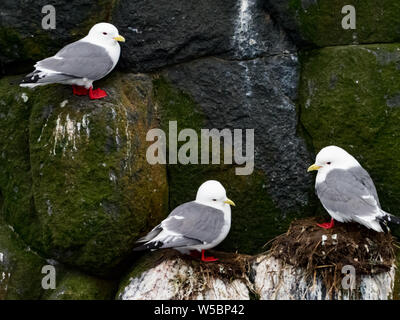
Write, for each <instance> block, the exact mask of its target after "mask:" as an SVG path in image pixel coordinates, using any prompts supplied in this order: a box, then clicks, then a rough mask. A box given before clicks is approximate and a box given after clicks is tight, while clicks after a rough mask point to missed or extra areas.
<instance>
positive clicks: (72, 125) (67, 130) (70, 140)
mask: <svg viewBox="0 0 400 320" xmlns="http://www.w3.org/2000/svg"><path fill="white" fill-rule="evenodd" d="M89 123H90V121H89V115H88V114H85V115H84V116H83V117H82V119H79V120H78V121H77V120H75V119H72V118H71V117H70V115H69V114H67V115H66V116H64V115H63V114H62V113H60V114H59V115H58V117H57V120H56V127H55V128H54V130H53V137H54V143H53V148H52V150H51V151H50V154H52V155H56V149H57V147H62V149H63V155H65V154H66V153H67V151H70V152H74V151H77V150H78V148H77V142H78V141H80V139H81V129H82V128H83V129H85V133H86V139H87V140H88V139H89V137H90V128H89ZM46 127H47V121H46V123H45V125H44V127H43V128H42V133H41V134H40V137H39V139H38V142H40V140H41V139H42V138H41V137H42V134H43V131H44V129H45V128H46Z"/></svg>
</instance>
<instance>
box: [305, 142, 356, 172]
mask: <svg viewBox="0 0 400 320" xmlns="http://www.w3.org/2000/svg"><path fill="white" fill-rule="evenodd" d="M359 166H360V164H359V163H358V161H357V160H356V159H355V158H354V157H353V156H352V155H351V154H350V153H348V152H347V151H346V150H344V149H342V148H339V147H336V146H329V147H325V148H323V149H321V151H320V152H318V154H317V157H316V159H315V163H314V164H313V165H312V166H310V167H309V168H308V170H307V171H308V172H310V171H314V170H318V173H320V172H324V173H327V172H328V171H330V170H332V169H344V170H346V169H350V168H354V167H359Z"/></svg>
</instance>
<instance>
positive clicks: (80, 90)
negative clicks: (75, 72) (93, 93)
mask: <svg viewBox="0 0 400 320" xmlns="http://www.w3.org/2000/svg"><path fill="white" fill-rule="evenodd" d="M72 91H73V93H74V95H76V96H87V95H88V93H89V90H88V89H86V88H85V87H81V86H75V85H73V86H72Z"/></svg>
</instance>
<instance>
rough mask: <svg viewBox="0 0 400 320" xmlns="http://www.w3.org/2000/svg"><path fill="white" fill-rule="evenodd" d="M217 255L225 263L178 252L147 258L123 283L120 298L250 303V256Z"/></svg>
mask: <svg viewBox="0 0 400 320" xmlns="http://www.w3.org/2000/svg"><path fill="white" fill-rule="evenodd" d="M215 253H216V252H212V253H209V254H215ZM216 256H217V257H219V258H221V262H217V263H203V262H200V261H198V259H197V260H195V259H192V258H190V257H187V256H184V255H179V253H177V252H176V251H174V250H164V251H159V252H156V253H153V254H151V255H149V256H144V257H143V258H142V259H141V260H140V261H139V262H138V263H137V264H136V265H135V267H134V268H133V269H132V270H131V272H130V273H129V274H128V275H127V276H126V278H125V280H123V281H122V283H121V285H120V289H119V291H118V293H117V296H116V299H119V300H189V299H190V300H192V299H194V300H203V299H205V300H227V299H234V300H248V299H249V298H250V295H251V293H250V290H249V288H248V285H249V280H248V278H247V275H246V263H247V257H246V256H242V255H234V254H232V255H229V254H223V253H219V254H217V255H216Z"/></svg>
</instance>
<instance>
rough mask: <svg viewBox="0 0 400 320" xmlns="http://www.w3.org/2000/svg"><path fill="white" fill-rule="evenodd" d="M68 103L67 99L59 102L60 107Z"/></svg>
mask: <svg viewBox="0 0 400 320" xmlns="http://www.w3.org/2000/svg"><path fill="white" fill-rule="evenodd" d="M67 104H68V100H64V101H63V102H61V103H60V107H61V108H64V107H65V106H66V105H67Z"/></svg>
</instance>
